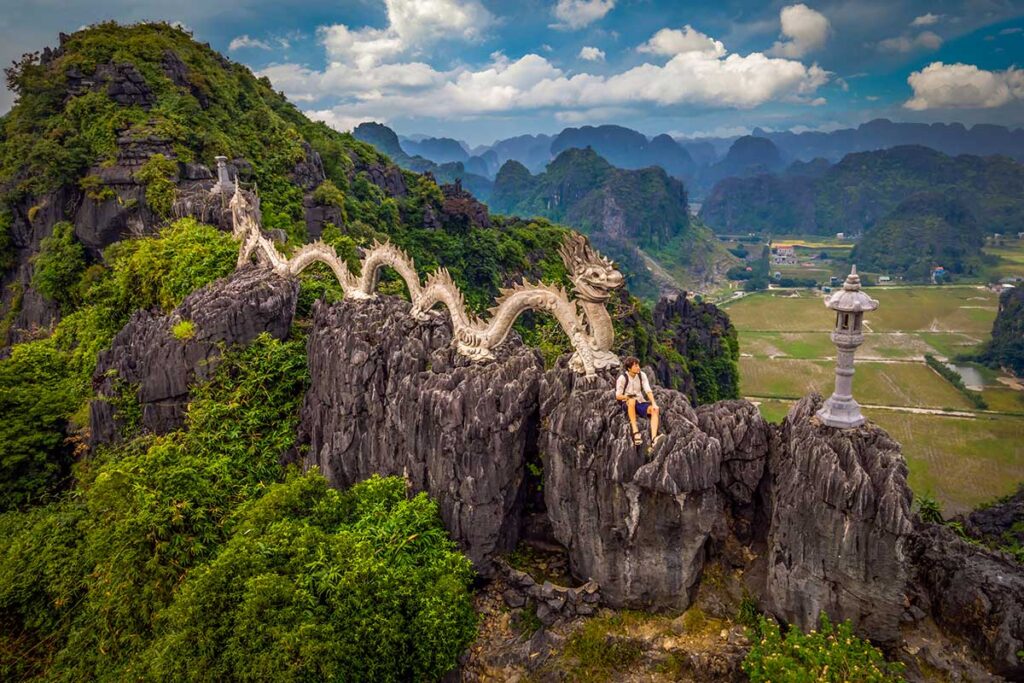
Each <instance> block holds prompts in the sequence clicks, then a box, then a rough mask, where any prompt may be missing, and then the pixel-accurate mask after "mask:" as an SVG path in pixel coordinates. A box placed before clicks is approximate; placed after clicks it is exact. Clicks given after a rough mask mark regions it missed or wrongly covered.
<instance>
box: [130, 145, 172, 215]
mask: <svg viewBox="0 0 1024 683" xmlns="http://www.w3.org/2000/svg"><path fill="white" fill-rule="evenodd" d="M177 175H178V164H177V163H175V162H174V161H171V160H170V159H168V158H167V157H165V156H164V155H163V154H154V155H153V156H151V157H150V158H149V160H148V161H147V162H146V163H144V164H143V165H142V167H141V168H139V170H138V171H136V172H135V179H136V180H138V181H139V182H140V183H143V184H145V186H146V204H148V205H149V208H150V210H151V211H152V212H153V213H155V214H156V215H157V216H160V217H161V218H167V217H168V216H170V215H171V207H172V206H173V205H174V196H175V185H174V180H175V178H176V177H177Z"/></svg>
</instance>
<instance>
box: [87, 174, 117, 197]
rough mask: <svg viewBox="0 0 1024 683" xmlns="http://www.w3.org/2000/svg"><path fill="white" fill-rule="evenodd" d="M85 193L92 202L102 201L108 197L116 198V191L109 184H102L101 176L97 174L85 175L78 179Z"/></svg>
mask: <svg viewBox="0 0 1024 683" xmlns="http://www.w3.org/2000/svg"><path fill="white" fill-rule="evenodd" d="M78 186H79V187H80V188H82V190H83V191H84V192H85V195H86V196H87V197H88V198H89V199H91V200H93V201H94V202H103V201H106V200H108V199H116V198H117V193H116V192H114V189H113V188H112V187H110V186H109V185H104V184H103V178H101V177H99V176H98V175H87V176H85V177H84V178H82V179H81V180H79V181H78Z"/></svg>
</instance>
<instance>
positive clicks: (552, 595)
mask: <svg viewBox="0 0 1024 683" xmlns="http://www.w3.org/2000/svg"><path fill="white" fill-rule="evenodd" d="M497 568H498V571H499V572H500V573H501V576H502V577H503V578H504V579H505V582H506V583H507V584H508V586H509V587H508V589H507V590H505V591H504V593H503V594H502V598H503V599H504V600H505V604H506V605H508V606H509V607H510V608H512V609H516V608H519V607H523V606H525V605H526V604H527V603H528V602H530V601H531V600H532V601H533V603H534V604H535V605H536V606H537V618H538V619H540V622H541V623H542V624H544V625H545V626H550V625H551V624H553V623H555V622H556V621H558V620H560V619H565V620H570V619H574V618H576V617H590V616H593V615H594V614H596V613H597V609H598V608H599V607H600V606H601V592H600V589H599V586H598V585H597V583H596V582H594V581H587V582H586V583H584V584H583V585H582V586H577V587H575V588H573V587H569V586H559V585H558V584H555V583H552V582H551V581H542V582H541V583H538V582H537V580H536V579H534V578H533V577H532V576H531V575H530V574H529V573H528V572H524V571H522V570H520V569H515V568H514V567H511V566H509V564H508V563H507V562H505V561H504V560H498V562H497Z"/></svg>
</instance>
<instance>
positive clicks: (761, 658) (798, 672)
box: [743, 612, 903, 683]
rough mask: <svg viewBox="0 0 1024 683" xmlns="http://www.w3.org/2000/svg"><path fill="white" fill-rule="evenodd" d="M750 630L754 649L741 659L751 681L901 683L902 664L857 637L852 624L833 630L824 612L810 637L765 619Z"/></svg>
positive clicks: (755, 682) (752, 682) (843, 624)
mask: <svg viewBox="0 0 1024 683" xmlns="http://www.w3.org/2000/svg"><path fill="white" fill-rule="evenodd" d="M748 631H749V635H750V639H751V640H752V641H754V646H753V647H752V648H751V649H750V652H749V653H748V654H747V657H746V659H744V660H743V671H744V672H746V674H747V675H748V676H750V680H751V683H769V682H775V683H780V682H781V683H804V682H805V681H825V682H827V683H830V682H832V681H834V682H835V683H845V681H864V682H865V683H888V682H892V683H896V682H897V681H902V680H903V676H902V672H903V665H902V664H899V663H895V662H887V661H885V658H884V657H883V656H882V652H881V651H880V650H879V649H878V648H876V647H874V646H873V645H872V644H871V643H869V642H868V641H866V640H862V639H861V638H858V637H857V636H855V635H853V627H852V626H851V625H850V622H849V621H845V622H843V623H841V624H838V625H836V626H833V624H832V622H831V621H829V618H828V615H826V614H825V613H824V612H823V613H822V614H821V623H820V626H819V628H818V629H817V630H812V631H811V632H809V633H803V632H802V631H800V629H798V628H790V629H789V630H788V631H786V633H785V635H783V634H782V631H781V629H780V628H779V625H778V624H777V623H775V622H774V621H772V620H770V619H766V618H765V617H758V620H757V624H756V626H754V627H753V628H750V629H748Z"/></svg>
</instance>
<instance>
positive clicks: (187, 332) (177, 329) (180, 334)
mask: <svg viewBox="0 0 1024 683" xmlns="http://www.w3.org/2000/svg"><path fill="white" fill-rule="evenodd" d="M171 334H172V335H174V338H175V339H177V340H178V341H188V340H189V339H192V338H193V337H195V336H196V326H195V323H193V322H192V321H191V320H181V321H178V322H176V323H175V324H174V326H173V327H171Z"/></svg>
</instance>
